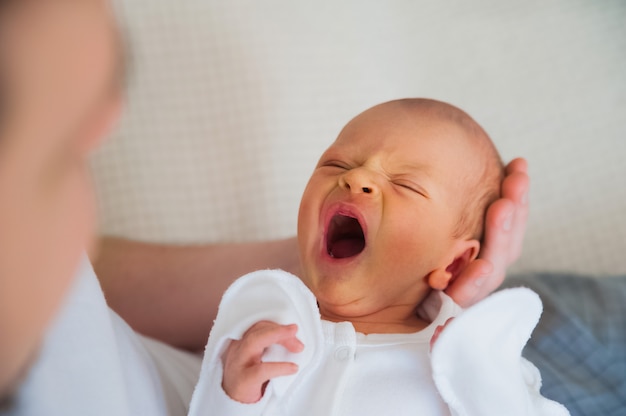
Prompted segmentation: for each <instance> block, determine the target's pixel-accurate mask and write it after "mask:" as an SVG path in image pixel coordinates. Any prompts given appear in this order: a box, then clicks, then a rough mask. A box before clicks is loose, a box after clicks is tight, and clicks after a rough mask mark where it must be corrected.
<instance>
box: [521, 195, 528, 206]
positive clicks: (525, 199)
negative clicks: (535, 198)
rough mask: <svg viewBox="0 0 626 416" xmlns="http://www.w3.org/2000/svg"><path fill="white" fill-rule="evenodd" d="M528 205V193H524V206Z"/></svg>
mask: <svg viewBox="0 0 626 416" xmlns="http://www.w3.org/2000/svg"><path fill="white" fill-rule="evenodd" d="M527 203H528V192H524V194H523V195H522V204H524V205H526V204H527Z"/></svg>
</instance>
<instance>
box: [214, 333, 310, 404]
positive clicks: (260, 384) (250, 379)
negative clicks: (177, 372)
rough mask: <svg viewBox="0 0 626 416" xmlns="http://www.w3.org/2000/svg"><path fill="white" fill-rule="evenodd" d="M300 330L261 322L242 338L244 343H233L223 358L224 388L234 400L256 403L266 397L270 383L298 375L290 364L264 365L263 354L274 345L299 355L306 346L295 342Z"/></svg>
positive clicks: (273, 363) (236, 341) (295, 367)
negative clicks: (276, 379) (265, 392)
mask: <svg viewBox="0 0 626 416" xmlns="http://www.w3.org/2000/svg"><path fill="white" fill-rule="evenodd" d="M297 331H298V326H297V325H295V324H291V325H279V324H277V323H274V322H269V321H260V322H257V323H256V324H254V325H252V326H251V327H250V329H248V330H247V331H246V333H245V334H243V337H242V338H241V340H233V341H231V343H230V344H229V345H228V348H227V349H226V352H225V353H224V356H223V359H222V360H223V363H224V377H223V379H222V388H223V389H224V391H225V392H226V394H228V395H229V396H230V397H231V398H232V399H233V400H237V401H238V402H241V403H255V402H257V401H259V400H260V399H261V397H263V393H264V391H265V386H266V385H267V383H268V382H269V381H270V379H272V378H274V377H279V376H287V375H290V374H294V373H296V372H297V371H298V366H297V365H296V364H295V363H290V362H263V361H262V360H261V359H262V357H263V353H264V352H265V350H266V349H267V348H269V347H270V346H271V345H274V344H279V345H282V346H283V347H285V348H286V349H287V350H288V351H290V352H300V351H302V349H303V348H304V344H302V342H300V340H299V339H298V338H296V332H297Z"/></svg>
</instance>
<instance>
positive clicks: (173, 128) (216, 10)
mask: <svg viewBox="0 0 626 416" xmlns="http://www.w3.org/2000/svg"><path fill="white" fill-rule="evenodd" d="M117 3H118V6H119V12H120V17H121V19H122V21H123V22H124V24H125V25H126V27H127V35H128V43H129V48H130V50H131V55H132V63H131V77H130V83H129V93H128V106H127V109H126V110H127V111H126V113H125V116H124V118H123V120H122V123H121V125H120V127H119V129H118V131H117V132H116V134H115V137H114V138H113V139H112V140H110V141H109V143H108V144H107V145H105V147H104V148H103V149H102V151H100V152H99V153H98V154H97V155H96V157H95V158H94V171H95V177H96V183H97V186H98V190H99V196H100V201H101V210H102V220H103V222H102V224H101V227H102V231H103V232H104V233H107V234H115V235H122V236H126V237H132V238H136V239H141V240H148V241H164V242H179V243H184V242H206V241H242V240H258V239H266V238H274V237H283V236H289V235H293V234H294V233H295V224H296V215H297V209H298V202H299V198H300V194H301V192H302V190H303V189H304V185H305V183H306V180H307V179H308V175H309V173H310V172H311V170H312V169H313V166H314V164H315V162H316V161H317V158H318V157H319V155H320V153H321V152H322V151H323V150H324V149H325V148H326V146H328V145H329V144H330V143H331V142H332V140H334V138H335V136H336V135H337V133H338V132H339V130H340V129H341V127H342V126H343V125H344V124H345V123H346V122H347V121H348V120H349V119H350V118H352V117H353V116H354V115H356V114H357V113H359V112H360V111H362V110H364V109H365V108H367V107H370V106H372V105H374V104H377V103H379V102H382V101H386V100H389V99H394V98H401V97H408V96H424V97H432V98H437V99H441V100H444V101H449V102H451V103H453V104H455V105H457V106H460V107H461V108H463V109H465V110H466V111H467V112H469V113H470V114H471V115H472V116H474V118H475V119H476V120H478V122H479V123H481V124H482V125H483V127H485V129H486V130H487V131H488V132H489V133H490V134H491V136H492V138H493V140H494V141H495V143H496V145H497V146H498V148H499V149H500V152H501V154H502V156H503V158H504V159H505V160H509V159H511V158H513V157H515V156H518V155H519V156H524V157H526V158H527V159H528V161H529V163H530V172H531V180H532V188H531V194H530V201H531V217H530V222H529V228H528V234H527V239H526V242H525V246H524V255H523V258H522V259H521V260H520V262H519V263H518V264H517V265H516V267H515V271H527V270H575V271H579V272H588V273H594V274H603V273H626V261H625V257H626V186H625V184H626V179H625V177H626V1H623V0H602V1H597V0H554V1H552V0H548V1H536V0H530V1H529V0H524V1H522V0H510V1H497V0H478V1H462V0H456V1H438V2H435V1H421V0H385V1H367V0H342V1H336V0H316V1H301V0H292V1H287V0H264V1H253V0H249V1H242V0H224V1H210V0H181V1H179V0H127V1H123V0H119V1H118V2H117Z"/></svg>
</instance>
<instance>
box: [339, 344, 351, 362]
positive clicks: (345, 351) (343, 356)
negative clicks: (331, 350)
mask: <svg viewBox="0 0 626 416" xmlns="http://www.w3.org/2000/svg"><path fill="white" fill-rule="evenodd" d="M351 355H352V351H351V350H350V347H339V348H337V349H336V350H335V360H337V361H346V360H347V359H349V358H350V356H351Z"/></svg>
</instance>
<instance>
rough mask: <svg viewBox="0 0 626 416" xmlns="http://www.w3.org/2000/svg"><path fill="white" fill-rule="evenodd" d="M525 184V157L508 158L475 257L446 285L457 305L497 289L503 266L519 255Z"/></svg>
mask: <svg viewBox="0 0 626 416" xmlns="http://www.w3.org/2000/svg"><path fill="white" fill-rule="evenodd" d="M528 188H529V178H528V165H527V162H526V160H525V159H522V158H517V159H514V160H512V161H511V163H509V164H508V165H507V167H506V177H505V178H504V180H503V181H502V192H501V194H502V197H501V198H500V199H498V200H497V201H495V202H494V203H493V204H491V206H490V207H489V208H488V210H487V215H486V220H485V235H484V241H483V244H482V247H481V250H480V254H479V256H478V258H477V259H476V260H474V261H472V262H471V263H470V264H469V265H468V266H467V267H466V268H465V270H463V272H461V274H459V275H458V276H456V277H454V280H453V281H452V282H451V283H450V285H449V286H448V288H447V289H446V293H447V294H448V295H449V296H450V297H452V299H454V301H455V302H456V303H458V304H459V305H460V306H462V307H464V308H466V307H469V306H471V305H473V304H474V303H476V302H478V301H479V300H481V299H483V298H484V297H485V296H487V295H488V294H490V293H491V292H493V291H494V290H495V289H497V288H498V286H500V284H502V282H503V281H504V278H505V276H506V269H507V267H509V266H510V265H511V264H512V263H513V262H515V261H516V260H517V259H518V258H519V257H520V255H521V253H522V243H523V241H524V234H525V232H526V221H527V219H528Z"/></svg>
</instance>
